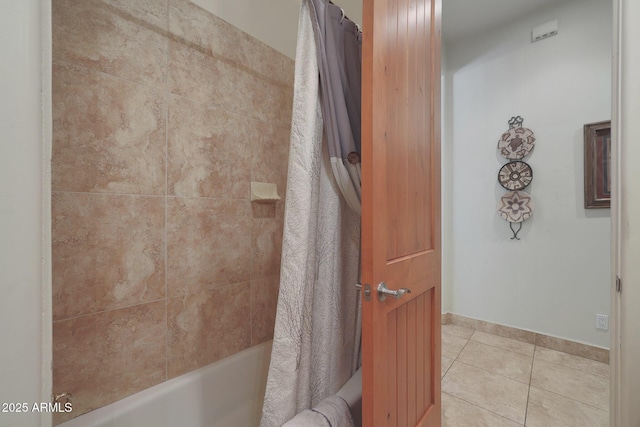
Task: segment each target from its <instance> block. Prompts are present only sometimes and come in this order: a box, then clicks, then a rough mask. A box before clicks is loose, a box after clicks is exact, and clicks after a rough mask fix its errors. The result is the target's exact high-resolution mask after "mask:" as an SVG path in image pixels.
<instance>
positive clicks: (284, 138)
mask: <svg viewBox="0 0 640 427" xmlns="http://www.w3.org/2000/svg"><path fill="white" fill-rule="evenodd" d="M258 123H259V124H258V126H257V134H256V137H255V138H254V141H253V145H252V150H251V152H252V156H253V157H252V159H251V181H257V182H271V183H275V184H276V185H277V186H278V194H279V195H280V197H281V198H283V199H284V196H285V194H286V190H287V172H288V166H289V146H290V137H291V124H285V125H283V124H278V123H273V122H258Z"/></svg>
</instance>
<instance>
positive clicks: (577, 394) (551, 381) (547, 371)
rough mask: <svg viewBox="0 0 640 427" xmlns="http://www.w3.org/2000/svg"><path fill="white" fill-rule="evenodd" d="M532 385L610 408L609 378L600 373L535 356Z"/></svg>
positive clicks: (603, 407)
mask: <svg viewBox="0 0 640 427" xmlns="http://www.w3.org/2000/svg"><path fill="white" fill-rule="evenodd" d="M531 385H532V386H535V387H539V388H541V389H544V390H547V391H550V392H552V393H556V394H559V395H561V396H565V397H568V398H571V399H573V400H577V401H579V402H582V403H586V404H588V405H591V406H595V407H596V408H600V409H602V410H605V411H606V410H608V408H609V379H608V378H605V377H602V376H599V375H593V374H590V373H587V372H584V371H581V370H578V369H572V368H568V367H566V366H561V365H557V364H555V363H548V362H544V361H542V360H539V359H537V358H534V360H533V373H532V374H531Z"/></svg>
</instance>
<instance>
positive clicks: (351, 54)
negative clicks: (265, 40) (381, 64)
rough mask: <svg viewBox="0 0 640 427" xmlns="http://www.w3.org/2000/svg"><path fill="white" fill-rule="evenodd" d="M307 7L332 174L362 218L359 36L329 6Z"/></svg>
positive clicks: (320, 0) (317, 2)
mask: <svg viewBox="0 0 640 427" xmlns="http://www.w3.org/2000/svg"><path fill="white" fill-rule="evenodd" d="M309 3H310V7H309V12H310V14H311V21H312V24H313V30H314V35H315V40H316V47H317V49H316V54H317V57H318V68H319V72H320V105H321V106H322V118H323V119H324V129H325V133H326V137H327V142H328V146H329V156H330V158H331V169H332V170H333V175H334V177H335V178H336V183H337V184H338V187H340V191H341V192H342V195H343V196H344V198H345V200H346V201H347V203H348V204H349V207H351V209H353V210H354V211H355V212H357V213H358V214H360V211H361V193H362V191H361V170H360V142H361V138H360V123H361V107H360V104H361V102H360V95H361V86H362V85H361V80H362V33H361V32H360V29H359V28H358V27H357V26H356V25H355V24H354V23H353V22H351V21H350V20H349V19H347V18H346V16H345V15H344V11H343V10H342V9H340V8H339V7H337V6H335V5H333V4H331V2H329V1H328V0H311V1H310V2H309Z"/></svg>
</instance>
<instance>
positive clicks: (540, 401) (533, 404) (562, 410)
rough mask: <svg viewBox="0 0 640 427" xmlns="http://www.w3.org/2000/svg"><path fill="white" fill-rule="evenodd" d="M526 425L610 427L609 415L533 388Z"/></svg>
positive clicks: (530, 393)
mask: <svg viewBox="0 0 640 427" xmlns="http://www.w3.org/2000/svg"><path fill="white" fill-rule="evenodd" d="M526 425H527V426H528V427H550V426H554V427H555V426H557V427H608V426H609V413H608V412H607V411H602V410H600V409H596V408H594V407H592V406H589V405H585V404H583V403H580V402H576V401H575V400H572V399H568V398H566V397H562V396H558V395H557V394H554V393H550V392H548V391H544V390H541V389H539V388H536V387H531V390H530V391H529V405H528V407H527V422H526Z"/></svg>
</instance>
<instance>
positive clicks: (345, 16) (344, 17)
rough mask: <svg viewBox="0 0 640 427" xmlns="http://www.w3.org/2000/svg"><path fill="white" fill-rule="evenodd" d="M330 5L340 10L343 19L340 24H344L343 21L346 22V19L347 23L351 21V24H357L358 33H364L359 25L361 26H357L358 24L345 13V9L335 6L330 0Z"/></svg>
mask: <svg viewBox="0 0 640 427" xmlns="http://www.w3.org/2000/svg"><path fill="white" fill-rule="evenodd" d="M329 4H331V5H333V6H335V7H338V8H340V12H341V13H342V18H340V23H341V24H342V21H344V20H345V19H346V20H347V21H351V22H353V23H354V24H355V26H356V28H357V29H358V32H360V33H361V32H362V29H361V28H360V25H359V24H357V23H356V22H354V21H353V20H352V19H350V18H349V17H348V16H347V15H346V14H345V13H344V9H343V8H341V7H340V6H338V5H337V4H335V3H334V2H332V1H331V0H329Z"/></svg>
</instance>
